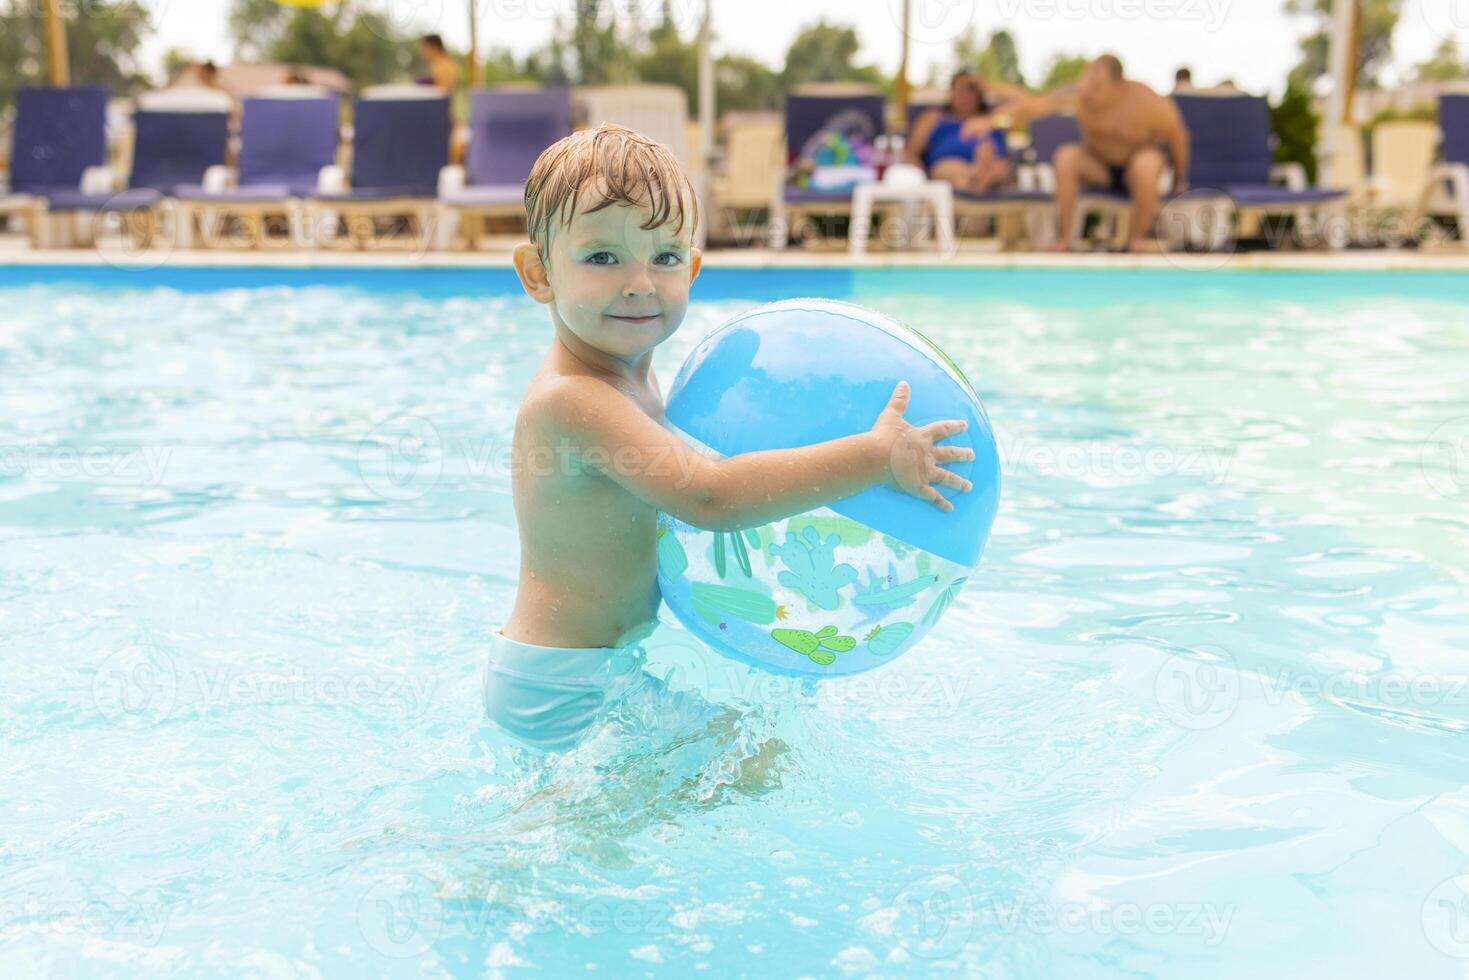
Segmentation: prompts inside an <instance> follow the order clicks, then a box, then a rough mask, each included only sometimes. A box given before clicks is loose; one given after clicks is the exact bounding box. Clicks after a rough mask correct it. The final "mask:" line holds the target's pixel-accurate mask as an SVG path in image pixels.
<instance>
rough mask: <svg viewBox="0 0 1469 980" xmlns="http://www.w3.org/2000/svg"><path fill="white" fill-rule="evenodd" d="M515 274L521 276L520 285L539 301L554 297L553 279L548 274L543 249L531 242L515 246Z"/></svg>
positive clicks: (546, 300)
mask: <svg viewBox="0 0 1469 980" xmlns="http://www.w3.org/2000/svg"><path fill="white" fill-rule="evenodd" d="M514 259H515V274H516V275H518V276H520V285H521V286H522V287H523V288H524V289H525V291H526V293H527V294H528V295H529V296H530V297H531V299H533V300H535V301H536V302H537V303H549V302H551V300H552V299H553V298H554V296H553V293H552V291H551V279H550V277H549V276H547V275H546V263H545V261H544V260H543V259H542V258H541V250H540V249H538V248H536V247H535V245H533V244H532V243H530V242H521V243H520V244H519V245H517V246H515V252H514Z"/></svg>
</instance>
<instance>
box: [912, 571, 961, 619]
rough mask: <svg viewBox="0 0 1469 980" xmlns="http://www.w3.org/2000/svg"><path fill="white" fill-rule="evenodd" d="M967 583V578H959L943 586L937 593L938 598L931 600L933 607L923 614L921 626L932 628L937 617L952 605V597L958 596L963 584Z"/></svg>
mask: <svg viewBox="0 0 1469 980" xmlns="http://www.w3.org/2000/svg"><path fill="white" fill-rule="evenodd" d="M967 581H969V578H968V576H961V577H959V578H956V579H954V581H952V582H950V583H949V584H948V585H946V586H944V588H943V589H942V591H940V592H939V594H938V598H936V599H934V600H933V605H931V606H929V607H928V612H926V613H924V614H923V624H924V625H925V626H932V625H933V624H934V623H937V622H938V621H939V617H940V616H942V615H943V614H944V610H946V609H948V608H949V606H950V605H951V604H952V603H953V601H954V597H955V596H957V595H958V594H959V590H960V589H962V588H964V583H965V582H967Z"/></svg>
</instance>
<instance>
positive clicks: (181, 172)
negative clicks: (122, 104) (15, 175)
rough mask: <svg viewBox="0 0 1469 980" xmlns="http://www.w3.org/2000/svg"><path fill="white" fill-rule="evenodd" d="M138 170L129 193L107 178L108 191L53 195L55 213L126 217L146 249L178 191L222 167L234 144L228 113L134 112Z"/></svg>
mask: <svg viewBox="0 0 1469 980" xmlns="http://www.w3.org/2000/svg"><path fill="white" fill-rule="evenodd" d="M133 134H134V135H133V166H132V173H131V174H130V175H129V177H128V182H127V188H126V189H125V190H121V191H118V190H115V188H116V187H117V186H118V183H119V181H118V179H117V176H116V175H115V174H112V173H111V171H109V172H108V174H107V179H106V183H107V185H108V187H109V189H108V190H106V191H98V190H95V189H93V188H88V190H86V191H83V190H67V191H57V192H54V193H52V194H50V195H48V199H49V212H50V214H51V215H53V216H54V215H68V214H69V215H73V216H75V215H79V214H93V215H102V214H110V213H121V214H124V215H127V216H128V223H129V225H130V227H131V228H132V229H133V231H134V232H135V234H137V235H138V237H139V240H140V244H141V245H143V246H144V247H146V246H147V245H148V244H149V243H150V240H151V239H152V236H153V235H154V234H155V233H156V231H157V219H158V215H159V214H160V213H161V212H162V211H163V210H165V208H166V200H167V199H168V198H169V197H171V196H172V195H173V192H174V189H175V188H177V187H178V186H180V185H181V184H184V183H186V182H197V181H199V180H201V179H202V178H203V177H204V174H205V173H206V172H207V171H208V170H209V168H210V167H218V166H222V165H223V164H224V162H225V151H226V149H227V145H228V142H229V113H227V112H156V111H150V110H141V109H140V110H138V111H137V112H135V113H134V114H133Z"/></svg>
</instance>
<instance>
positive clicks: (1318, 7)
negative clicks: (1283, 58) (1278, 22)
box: [1285, 0, 1403, 89]
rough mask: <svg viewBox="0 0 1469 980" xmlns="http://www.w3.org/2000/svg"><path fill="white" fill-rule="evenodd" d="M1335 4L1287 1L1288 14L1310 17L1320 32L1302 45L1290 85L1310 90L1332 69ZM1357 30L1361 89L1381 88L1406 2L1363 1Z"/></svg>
mask: <svg viewBox="0 0 1469 980" xmlns="http://www.w3.org/2000/svg"><path fill="white" fill-rule="evenodd" d="M1331 3H1332V0H1287V2H1286V8H1285V9H1286V12H1287V13H1292V14H1308V15H1311V16H1313V17H1314V18H1315V19H1316V21H1317V30H1316V31H1315V33H1313V34H1311V35H1309V36H1308V37H1306V38H1304V39H1303V40H1302V41H1301V63H1300V64H1298V65H1296V67H1295V68H1293V69H1292V70H1291V73H1290V78H1289V80H1288V82H1287V84H1288V85H1294V86H1297V87H1299V88H1305V89H1309V88H1310V87H1311V86H1312V85H1313V84H1314V83H1315V81H1316V80H1317V79H1318V78H1320V77H1321V76H1323V75H1325V74H1326V73H1327V71H1328V70H1329V69H1330V64H1329V63H1328V61H1329V58H1330V49H1331ZM1361 4H1362V8H1361V17H1360V20H1359V22H1358V27H1357V66H1356V71H1357V85H1358V86H1359V87H1361V88H1364V89H1369V88H1376V87H1377V73H1378V71H1380V70H1381V69H1382V67H1383V65H1385V64H1387V62H1388V61H1389V59H1391V57H1392V35H1393V31H1394V30H1396V29H1397V26H1398V18H1399V17H1400V16H1401V15H1402V12H1403V0H1361Z"/></svg>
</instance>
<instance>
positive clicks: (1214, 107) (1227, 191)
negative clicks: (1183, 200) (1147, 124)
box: [1173, 95, 1346, 248]
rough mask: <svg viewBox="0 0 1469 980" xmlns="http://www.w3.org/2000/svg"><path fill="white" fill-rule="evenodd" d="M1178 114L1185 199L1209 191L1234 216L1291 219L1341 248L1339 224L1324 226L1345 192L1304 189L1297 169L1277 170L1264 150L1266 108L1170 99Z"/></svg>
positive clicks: (1230, 100)
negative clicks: (1186, 149)
mask: <svg viewBox="0 0 1469 980" xmlns="http://www.w3.org/2000/svg"><path fill="white" fill-rule="evenodd" d="M1173 98H1174V102H1175V103H1176V104H1177V105H1178V111H1179V113H1180V114H1181V115H1182V116H1183V121H1184V124H1185V125H1186V126H1188V130H1189V136H1190V139H1191V143H1192V160H1191V163H1190V166H1189V194H1190V196H1191V197H1194V198H1198V197H1203V196H1207V192H1210V191H1213V192H1215V193H1217V194H1218V195H1221V196H1222V197H1224V198H1226V199H1227V200H1228V203H1229V204H1230V205H1232V206H1233V208H1234V211H1235V214H1236V216H1243V215H1247V214H1250V215H1262V216H1263V215H1293V216H1294V217H1295V218H1296V219H1297V220H1306V221H1315V222H1323V225H1322V226H1323V227H1325V228H1326V229H1327V234H1326V235H1325V236H1324V241H1325V242H1326V243H1327V244H1328V245H1329V246H1330V247H1333V248H1335V247H1340V245H1341V244H1343V243H1344V232H1345V227H1344V226H1343V223H1341V222H1334V223H1325V222H1326V221H1327V219H1330V218H1331V217H1333V216H1334V215H1336V214H1337V213H1338V212H1339V209H1340V207H1341V205H1342V202H1343V200H1344V199H1345V197H1346V191H1342V190H1334V189H1330V188H1323V187H1311V186H1308V184H1307V181H1306V172H1305V169H1304V168H1303V167H1301V166H1300V164H1277V163H1275V162H1274V153H1273V152H1272V151H1271V148H1270V140H1271V134H1270V107H1269V105H1268V103H1266V101H1265V99H1264V98H1260V97H1256V96H1249V95H1229V96H1220V95H1176V96H1174V97H1173Z"/></svg>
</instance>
